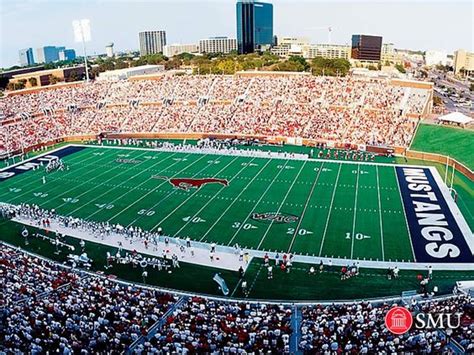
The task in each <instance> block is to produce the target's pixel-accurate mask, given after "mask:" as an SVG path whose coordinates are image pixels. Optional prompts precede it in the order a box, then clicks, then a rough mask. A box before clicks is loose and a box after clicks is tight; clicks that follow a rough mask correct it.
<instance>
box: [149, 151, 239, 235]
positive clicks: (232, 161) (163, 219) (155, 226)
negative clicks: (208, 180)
mask: <svg viewBox="0 0 474 355" xmlns="http://www.w3.org/2000/svg"><path fill="white" fill-rule="evenodd" d="M238 158H239V157H238V156H236V157H235V158H234V159H232V160H231V161H230V162H228V163H227V164H226V165H225V166H224V167H223V168H222V169H220V170H219V171H218V172H217V173H215V174H214V175H213V176H212V177H213V178H215V177H216V176H217V175H219V174H220V173H222V172H223V171H224V170H225V169H227V168H228V167H229V166H230V165H232V164H233V163H234V162H235V161H236V160H237V159H238ZM198 192H199V188H197V189H196V191H194V192H193V193H191V195H189V196H188V197H187V198H186V199H185V200H184V201H183V202H181V203H180V204H179V205H178V206H177V207H175V208H174V209H173V210H172V211H171V212H170V213H168V214H167V215H166V216H165V217H164V218H162V219H161V221H159V222H158V223H157V224H155V225H154V226H153V228H151V229H150V231H154V230H155V228H157V227H158V226H159V225H160V224H161V223H163V222H164V221H166V220H167V219H168V218H170V217H171V216H172V215H173V214H174V213H175V212H176V211H177V210H178V209H180V208H181V206H183V205H184V204H186V202H188V201H189V200H190V199H191V198H193V197H194V195H196V194H197V193H198Z"/></svg>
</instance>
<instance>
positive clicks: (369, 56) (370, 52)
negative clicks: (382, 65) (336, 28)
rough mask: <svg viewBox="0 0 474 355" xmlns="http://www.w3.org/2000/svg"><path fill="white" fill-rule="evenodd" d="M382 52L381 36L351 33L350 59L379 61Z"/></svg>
mask: <svg viewBox="0 0 474 355" xmlns="http://www.w3.org/2000/svg"><path fill="white" fill-rule="evenodd" d="M381 53H382V37H380V36H368V35H352V54H351V58H352V59H358V60H362V61H379V60H380V58H381Z"/></svg>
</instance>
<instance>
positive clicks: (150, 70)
mask: <svg viewBox="0 0 474 355" xmlns="http://www.w3.org/2000/svg"><path fill="white" fill-rule="evenodd" d="M164 70H165V66H164V65H141V66H139V67H132V68H124V69H117V70H109V71H106V72H103V73H100V74H99V77H98V79H97V80H103V81H106V80H107V81H118V80H125V79H128V78H130V77H132V76H137V75H146V74H155V73H160V72H163V71H164Z"/></svg>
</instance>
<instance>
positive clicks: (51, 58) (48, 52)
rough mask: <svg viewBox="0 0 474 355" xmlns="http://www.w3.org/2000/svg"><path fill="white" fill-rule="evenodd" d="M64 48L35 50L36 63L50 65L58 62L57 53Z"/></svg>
mask: <svg viewBox="0 0 474 355" xmlns="http://www.w3.org/2000/svg"><path fill="white" fill-rule="evenodd" d="M65 49H66V47H55V46H46V47H41V48H37V49H36V61H37V62H38V63H51V62H56V61H58V60H59V52H62V51H64V50H65Z"/></svg>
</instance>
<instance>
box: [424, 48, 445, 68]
mask: <svg viewBox="0 0 474 355" xmlns="http://www.w3.org/2000/svg"><path fill="white" fill-rule="evenodd" d="M425 64H426V65H427V66H430V67H431V66H433V65H440V64H441V65H447V64H448V54H447V53H446V52H442V51H426V53H425Z"/></svg>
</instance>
